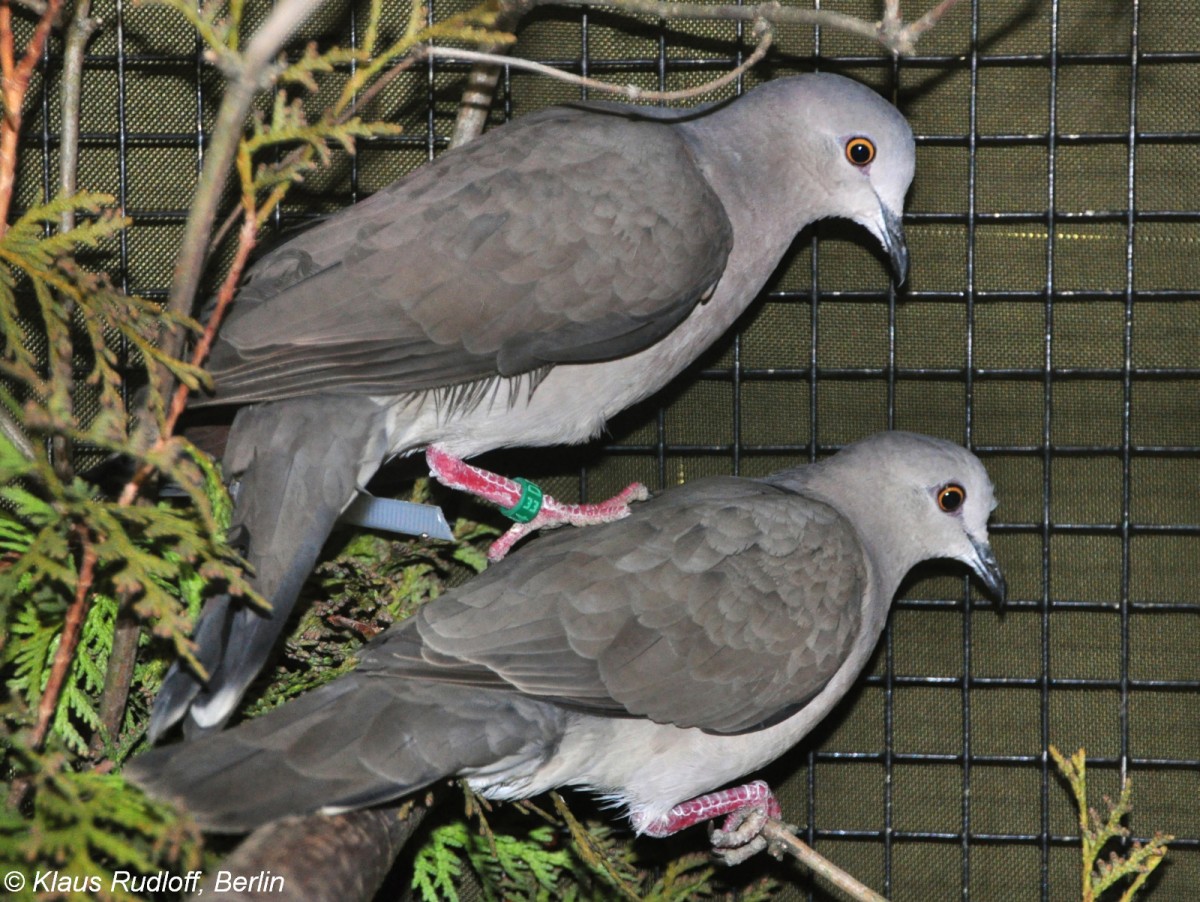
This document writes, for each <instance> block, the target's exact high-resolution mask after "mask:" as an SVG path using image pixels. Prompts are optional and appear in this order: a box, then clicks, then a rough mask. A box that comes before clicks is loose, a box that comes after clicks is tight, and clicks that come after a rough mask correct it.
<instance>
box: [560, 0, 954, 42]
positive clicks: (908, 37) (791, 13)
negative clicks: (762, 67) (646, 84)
mask: <svg viewBox="0 0 1200 902" xmlns="http://www.w3.org/2000/svg"><path fill="white" fill-rule="evenodd" d="M957 3H958V0H943V2H942V3H941V4H939V5H938V6H937V7H936V8H935V9H933V10H931V11H930V12H928V13H926V14H925V15H924V16H922V17H921V19H920V20H918V22H917V23H914V24H911V25H905V24H904V22H903V20H902V18H901V17H900V4H899V0H885V9H884V17H883V19H882V21H879V22H868V21H867V20H866V19H859V18H857V17H855V16H848V15H845V14H843V13H836V12H833V11H832V10H827V9H798V8H796V7H792V6H780V5H779V4H778V3H777V2H769V3H763V4H760V5H758V6H735V5H733V4H728V5H719V6H705V5H700V4H694V3H656V2H654V0H545V2H544V4H543V3H539V5H553V6H571V7H575V6H586V7H588V8H589V9H611V10H615V11H617V12H622V13H633V14H634V15H642V16H652V17H654V18H657V19H666V20H671V19H724V20H730V21H742V22H751V21H754V20H756V19H762V20H764V21H766V22H770V23H771V24H772V25H808V26H820V27H822V28H835V29H837V30H838V31H844V32H847V33H849V34H856V35H859V36H861V37H864V38H867V39H868V40H871V41H877V42H878V43H880V44H882V45H883V46H884V47H885V48H887V49H888V50H889V51H891V52H892V53H895V54H900V55H904V54H908V53H912V52H913V50H914V48H915V45H916V41H917V38H919V37H920V36H921V34H923V33H924V32H926V31H928V30H929V29H930V28H932V27H933V25H935V24H936V23H937V21H938V20H939V19H941V17H942V16H944V15H945V14H946V13H947V12H949V10H950V9H951V8H952V7H953V6H954V5H955V4H957ZM927 20H928V21H927ZM922 23H924V24H922ZM918 26H920V27H918Z"/></svg>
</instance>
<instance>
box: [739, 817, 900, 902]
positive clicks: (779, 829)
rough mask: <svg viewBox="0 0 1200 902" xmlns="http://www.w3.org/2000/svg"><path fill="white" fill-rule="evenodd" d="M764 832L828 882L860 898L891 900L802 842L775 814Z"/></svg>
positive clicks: (865, 901)
mask: <svg viewBox="0 0 1200 902" xmlns="http://www.w3.org/2000/svg"><path fill="white" fill-rule="evenodd" d="M762 835H763V837H764V838H765V839H766V840H767V842H768V843H771V844H772V845H774V846H777V847H782V848H783V849H784V850H785V851H787V852H788V853H789V854H790V855H792V856H793V857H794V858H795V859H796V860H797V861H799V862H800V863H801V864H803V865H804V866H805V867H807V868H809V869H810V870H811V871H812V872H813V873H815V874H817V875H819V876H820V877H821V878H822V879H824V880H825V881H826V882H827V883H830V884H832V885H833V886H836V887H837V888H838V889H840V890H841V891H842V892H844V893H845V894H846V895H848V896H849V897H850V898H851V899H854V900H856V902H887V899H885V898H884V897H883V896H881V895H879V893H877V892H875V890H873V889H871V888H870V887H869V886H865V885H864V884H862V883H860V882H859V881H857V880H855V879H854V878H853V877H851V876H850V875H849V874H847V873H846V872H845V871H843V870H842V869H841V868H839V867H838V866H837V865H836V864H834V863H833V862H832V861H830V860H829V859H828V858H826V857H825V856H824V855H821V854H819V853H818V852H817V851H816V850H815V849H813V847H812V846H810V845H808V844H807V843H804V842H801V840H800V839H799V837H797V836H796V834H794V833H792V831H791V830H789V829H788V828H787V826H786V825H785V824H783V823H782V822H780V821H778V820H776V819H775V818H768V819H767V823H766V826H764V827H763V830H762Z"/></svg>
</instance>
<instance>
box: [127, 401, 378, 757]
mask: <svg viewBox="0 0 1200 902" xmlns="http://www.w3.org/2000/svg"><path fill="white" fill-rule="evenodd" d="M383 420H384V417H383V415H382V410H381V408H380V407H379V406H378V405H377V404H376V403H375V402H374V401H372V400H371V399H370V398H311V399H308V398H306V399H299V400H293V401H283V402H279V403H275V404H262V405H256V406H253V407H247V408H243V409H242V410H240V411H239V412H238V415H237V418H236V419H235V420H234V424H233V430H232V432H231V434H230V439H229V445H228V448H227V450H226V454H225V460H224V466H225V474H226V478H227V479H230V480H232V490H233V492H234V495H235V503H234V511H233V526H232V529H231V535H232V536H233V537H234V541H235V543H237V542H241V543H243V544H244V545H245V556H246V559H247V561H248V562H249V564H250V566H251V568H252V572H253V576H252V578H251V584H252V585H253V586H254V588H255V589H256V590H258V592H259V593H260V594H261V595H262V596H263V597H264V598H266V599H267V601H268V602H270V605H271V610H270V611H264V610H261V609H259V608H255V607H253V606H251V605H250V604H248V603H246V602H245V601H244V600H242V599H234V598H230V596H228V595H218V596H215V597H214V598H211V599H209V601H208V602H207V603H206V604H205V608H204V611H203V613H202V614H201V618H200V622H199V624H198V625H197V628H196V634H195V636H194V640H195V643H196V646H197V650H196V657H197V660H199V662H200V664H201V666H202V667H203V668H204V670H205V672H206V674H207V679H201V677H199V676H198V675H197V674H196V673H194V672H193V671H192V670H191V668H189V667H188V666H186V665H185V664H183V663H182V662H176V663H175V665H174V666H172V668H171V670H170V671H169V672H168V674H167V677H166V679H165V680H164V681H163V687H162V690H161V691H160V693H159V696H158V698H157V699H156V700H155V704H154V710H153V713H152V716H151V722H150V730H149V734H150V738H151V740H154V739H157V738H158V737H159V736H161V735H162V734H163V733H164V732H165V731H166V730H167V729H168V728H169V727H170V726H171V725H172V724H173V723H175V722H176V721H178V720H180V719H181V718H184V717H185V716H186V718H187V719H186V721H185V724H184V726H185V731H186V732H187V734H188V735H189V736H192V735H196V734H198V733H203V732H204V731H206V730H211V729H216V728H218V727H220V726H222V725H223V724H224V723H225V722H226V721H227V720H228V719H229V717H230V715H231V714H232V713H233V711H234V709H235V707H236V706H237V703H238V701H239V699H241V697H242V694H243V693H244V692H245V691H246V688H247V687H248V686H249V685H250V683H251V681H253V679H254V678H255V676H257V674H258V672H259V671H260V670H261V669H262V667H263V665H264V664H265V663H266V662H267V659H268V658H269V657H270V655H271V652H272V650H273V649H274V647H275V645H276V643H277V641H278V639H279V637H280V634H281V633H282V632H283V629H284V626H285V625H286V623H287V620H288V617H289V616H290V615H291V613H292V609H293V608H294V607H295V604H296V598H297V597H298V596H299V594H300V589H301V587H302V586H303V585H304V581H305V579H307V577H308V574H309V573H310V572H311V571H312V568H313V566H314V565H315V563H316V560H317V556H318V555H319V554H320V551H321V546H322V545H324V544H325V540H326V539H327V538H328V537H329V533H330V532H331V531H332V529H333V526H334V523H335V522H336V521H337V518H338V515H339V514H340V513H341V512H342V510H343V509H344V508H345V506H346V505H347V504H348V503H349V502H350V500H351V499H352V498H353V497H354V494H355V491H356V489H357V487H358V485H359V484H360V482H362V481H365V480H367V479H369V478H370V476H371V475H372V474H373V473H374V471H375V469H376V468H377V467H378V466H379V463H380V462H381V461H382V459H383V456H384V454H385V453H386V450H387V449H386V435H385V430H384V422H383Z"/></svg>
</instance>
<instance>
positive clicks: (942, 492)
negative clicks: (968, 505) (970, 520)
mask: <svg viewBox="0 0 1200 902" xmlns="http://www.w3.org/2000/svg"><path fill="white" fill-rule="evenodd" d="M966 500H967V491H966V489H964V488H963V487H962V486H961V485H958V484H957V483H954V482H952V483H950V484H949V485H944V486H942V487H941V488H940V489H938V493H937V504H938V507H940V508H941V509H942V510H944V511H945V512H946V513H948V514H952V513H954V512H955V511H956V510H958V509H959V508H960V507H962V503H963V502H964V501H966Z"/></svg>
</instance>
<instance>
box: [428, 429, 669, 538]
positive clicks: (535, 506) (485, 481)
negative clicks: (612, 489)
mask: <svg viewBox="0 0 1200 902" xmlns="http://www.w3.org/2000/svg"><path fill="white" fill-rule="evenodd" d="M425 462H426V463H427V464H428V465H429V472H430V473H432V474H433V475H434V478H436V479H437V481H438V482H440V483H441V484H442V485H444V486H447V487H448V488H452V489H458V490H460V491H464V492H469V493H470V494H472V495H475V496H476V497H478V498H483V499H484V500H485V501H491V502H492V503H493V504H498V505H500V507H501V508H502V509H504V510H503V512H504V513H505V514H506V515H507V516H510V517H512V519H514V520H516V521H517V522H515V523H514V524H513V525H512V526H511V527H510V528H509V530H508V532H506V533H505V534H504V535H502V536H501V537H500V538H498V539H497V540H496V541H495V542H493V543H492V546H491V548H489V549H488V560H490V561H493V562H495V561H498V560H500V559H501V558H503V557H504V556H505V555H506V554H508V552H509V550H510V549H511V548H512V547H513V545H515V544H516V543H517V542H518V541H520V540H521V539H522V538H524V537H525V536H527V535H529V534H530V533H531V532H534V531H536V530H538V529H551V528H553V527H556V526H563V525H566V524H570V525H572V526H593V525H595V524H597V523H610V522H612V521H613V520H620V519H621V518H622V517H626V516H628V515H629V505H630V504H631V503H632V502H634V501H645V500H646V499H647V498H649V497H650V492H649V491H648V490H647V489H646V487H645V486H644V485H642V484H641V483H640V482H635V483H633V484H631V485H629V486H627V487H626V488H625V489H624V490H623V491H622V492H621V493H620V494H618V495H615V496H613V497H612V498H609V499H608V500H607V501H601V502H599V503H598V504H563V503H562V502H561V501H559V500H557V499H556V498H553V497H552V496H550V495H543V494H542V491H541V489H539V488H538V487H537V486H535V485H533V484H532V483H529V482H525V481H524V480H522V481H519V482H518V481H517V480H514V479H507V478H505V477H504V476H498V475H496V474H495V473H489V472H488V471H487V470H483V469H480V468H479V467H475V466H472V465H471V464H468V463H464V462H463V461H462V460H459V459H458V458H457V457H454V456H453V455H451V454H447V453H446V452H445V451H443V450H442V449H441V448H439V447H438V446H437V445H430V446H429V447H428V448H426V449H425Z"/></svg>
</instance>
